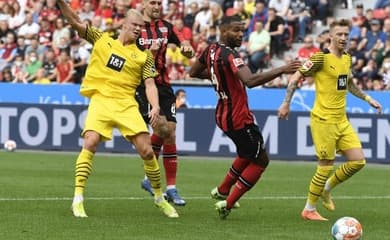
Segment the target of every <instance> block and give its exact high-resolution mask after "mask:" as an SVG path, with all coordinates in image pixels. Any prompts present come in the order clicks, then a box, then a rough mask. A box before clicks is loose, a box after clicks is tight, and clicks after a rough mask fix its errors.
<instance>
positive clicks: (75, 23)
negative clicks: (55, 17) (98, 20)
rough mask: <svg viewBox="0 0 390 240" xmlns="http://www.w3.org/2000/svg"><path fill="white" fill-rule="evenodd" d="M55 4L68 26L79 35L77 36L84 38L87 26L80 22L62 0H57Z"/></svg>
mask: <svg viewBox="0 0 390 240" xmlns="http://www.w3.org/2000/svg"><path fill="white" fill-rule="evenodd" d="M57 4H58V7H59V8H60V10H61V13H62V15H64V17H65V18H66V20H67V21H68V22H69V24H70V25H71V26H72V27H73V28H74V29H75V30H76V31H77V32H78V33H79V36H81V37H82V38H85V36H86V30H87V25H86V24H85V23H83V22H82V21H81V19H80V18H79V16H78V15H77V14H76V13H75V12H73V10H72V9H71V8H70V7H69V5H68V4H67V3H66V2H65V1H64V0H57Z"/></svg>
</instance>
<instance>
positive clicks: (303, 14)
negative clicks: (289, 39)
mask: <svg viewBox="0 0 390 240" xmlns="http://www.w3.org/2000/svg"><path fill="white" fill-rule="evenodd" d="M286 18H287V22H288V24H290V25H292V26H293V29H294V35H296V34H295V33H298V34H297V38H298V41H303V39H304V38H305V36H306V30H308V28H309V26H310V25H311V22H312V20H311V15H310V7H308V6H306V4H305V2H303V1H301V0H291V3H290V7H289V9H288V11H287V16H286ZM294 37H295V36H294Z"/></svg>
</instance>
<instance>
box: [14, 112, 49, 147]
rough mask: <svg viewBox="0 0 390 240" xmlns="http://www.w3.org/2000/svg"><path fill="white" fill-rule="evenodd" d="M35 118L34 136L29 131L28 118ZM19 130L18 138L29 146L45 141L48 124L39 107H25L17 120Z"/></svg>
mask: <svg viewBox="0 0 390 240" xmlns="http://www.w3.org/2000/svg"><path fill="white" fill-rule="evenodd" d="M32 118H36V120H37V123H38V124H37V129H36V130H37V131H36V134H35V136H32V135H31V133H30V130H31V128H30V126H29V123H30V120H31V119H32ZM19 132H20V138H21V139H22V141H23V142H24V143H26V144H27V145H30V146H38V145H40V144H42V143H43V141H45V138H46V136H47V132H48V124H47V118H46V115H45V113H44V112H43V111H42V110H41V109H39V108H27V109H26V110H25V111H24V112H22V114H21V115H20V120H19Z"/></svg>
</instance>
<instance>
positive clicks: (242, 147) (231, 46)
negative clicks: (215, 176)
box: [190, 16, 301, 219]
mask: <svg viewBox="0 0 390 240" xmlns="http://www.w3.org/2000/svg"><path fill="white" fill-rule="evenodd" d="M244 30H245V28H244V24H243V23H242V21H241V18H240V17H239V16H231V17H226V18H224V19H223V21H222V24H221V25H220V32H221V38H220V42H218V43H213V44H211V45H210V46H208V47H207V48H206V49H205V50H204V52H203V53H202V55H201V56H200V57H199V59H197V60H196V61H195V63H194V65H193V66H192V68H191V70H190V76H191V77H198V78H203V79H210V80H211V82H212V84H213V85H214V89H215V92H216V93H217V96H218V97H219V99H218V104H217V108H216V111H215V119H216V122H217V125H218V127H219V128H220V129H221V130H222V131H223V132H224V133H225V134H226V135H227V136H228V137H229V138H230V139H232V141H233V142H234V143H235V145H236V147H237V157H236V158H235V160H234V162H233V164H232V166H231V167H230V169H229V170H228V172H227V174H226V176H225V178H224V180H223V181H222V183H221V184H220V185H219V186H218V187H216V188H214V189H213V190H212V191H211V196H212V197H213V198H215V199H219V200H221V201H218V202H217V203H216V204H215V207H216V209H217V210H218V212H219V216H220V218H221V219H225V218H226V217H227V216H228V215H229V213H230V211H231V209H232V208H233V206H235V205H237V201H238V200H239V199H240V197H241V196H242V195H244V194H245V193H246V192H247V191H248V190H250V189H251V188H252V187H253V186H254V185H255V184H256V182H257V181H258V180H259V179H260V177H261V174H262V173H263V172H264V170H265V169H266V167H267V165H268V162H269V160H268V155H267V153H266V151H265V148H264V140H263V136H262V135H261V132H260V131H259V128H258V126H257V125H255V123H254V116H253V114H252V112H251V111H250V110H249V108H248V96H247V93H246V87H249V88H252V87H255V86H259V85H262V84H264V83H266V82H269V81H271V80H273V79H274V78H276V77H278V76H280V75H281V74H283V73H292V72H295V71H296V70H297V69H298V68H299V66H301V63H300V62H299V61H296V60H294V61H292V62H291V63H289V64H288V65H284V66H282V67H279V68H275V69H273V70H271V71H268V72H262V73H256V74H252V72H251V70H250V69H249V67H248V66H247V65H245V64H244V61H243V59H242V58H241V57H240V54H239V53H238V52H237V51H236V50H235V48H236V47H239V46H241V42H242V38H243V35H244V33H243V32H244ZM234 184H235V187H234V188H233V190H232V191H230V190H231V188H232V186H233V185H234Z"/></svg>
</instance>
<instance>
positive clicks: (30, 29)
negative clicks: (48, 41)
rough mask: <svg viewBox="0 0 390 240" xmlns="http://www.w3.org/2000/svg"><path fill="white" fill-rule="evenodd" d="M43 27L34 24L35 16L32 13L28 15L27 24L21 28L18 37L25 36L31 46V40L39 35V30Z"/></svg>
mask: <svg viewBox="0 0 390 240" xmlns="http://www.w3.org/2000/svg"><path fill="white" fill-rule="evenodd" d="M40 28H41V27H40V26H39V24H38V23H36V22H33V15H32V13H27V14H26V22H25V23H24V24H23V25H22V26H20V28H19V31H18V36H24V37H25V39H26V44H30V42H31V39H32V38H33V37H34V36H36V35H38V33H39V29H40Z"/></svg>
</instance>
